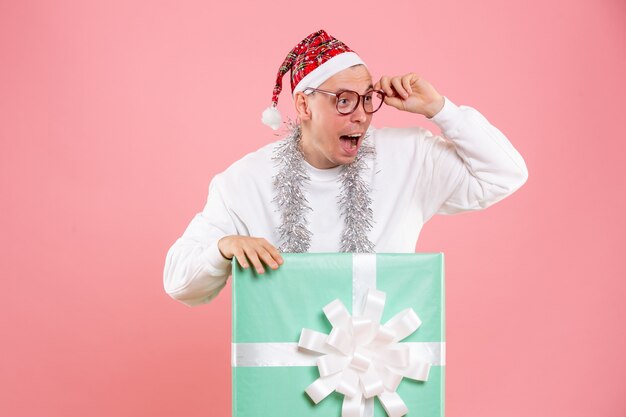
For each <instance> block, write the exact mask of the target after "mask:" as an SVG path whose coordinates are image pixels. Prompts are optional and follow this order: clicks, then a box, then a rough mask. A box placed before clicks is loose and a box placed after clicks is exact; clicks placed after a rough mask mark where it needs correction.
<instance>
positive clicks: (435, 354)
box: [232, 254, 445, 417]
mask: <svg viewBox="0 0 626 417" xmlns="http://www.w3.org/2000/svg"><path fill="white" fill-rule="evenodd" d="M375 286H376V255H375V254H353V285H352V289H353V290H352V298H353V299H352V305H353V316H352V317H351V316H350V314H349V313H348V311H347V309H346V307H345V306H344V305H343V303H342V302H341V301H339V300H334V301H332V302H331V303H330V304H328V305H326V306H325V307H324V308H323V310H324V313H325V315H326V317H327V318H328V320H329V322H330V323H331V324H332V326H333V329H332V331H331V332H330V334H329V335H326V334H324V333H320V332H317V331H315V330H310V329H302V333H301V335H300V341H299V342H298V343H297V344H296V343H233V345H232V365H233V366H316V365H317V367H318V369H319V372H320V377H319V378H318V379H317V380H316V381H315V382H313V383H312V384H311V385H309V387H307V388H306V390H305V391H306V393H307V394H308V395H309V397H311V399H312V400H313V401H314V402H315V403H316V404H317V403H319V402H320V401H321V400H323V399H324V398H326V397H327V396H328V395H330V394H331V393H332V392H333V391H337V392H338V393H341V394H343V395H344V401H343V407H342V413H341V415H342V417H373V415H374V407H373V405H374V403H373V400H374V397H375V396H377V397H378V399H379V400H380V402H381V404H382V406H383V408H384V409H385V411H386V413H387V415H388V416H389V417H401V416H403V415H405V414H406V413H407V412H408V408H407V407H406V405H405V404H404V401H402V399H401V398H400V396H399V395H398V394H397V393H396V389H397V387H398V385H399V384H400V382H401V381H402V378H403V377H407V378H411V379H416V380H421V381H426V380H427V379H428V373H429V370H430V366H431V365H445V343H443V342H413V343H399V342H400V341H401V340H402V339H404V338H406V337H407V336H409V335H410V334H412V333H413V332H414V331H415V330H417V328H418V327H419V326H420V324H421V321H420V319H419V317H418V316H417V314H415V312H414V311H413V309H411V308H407V309H405V310H403V311H401V312H400V313H398V314H396V315H395V316H394V317H392V318H391V319H390V320H389V321H387V323H385V324H384V325H381V324H380V319H381V317H382V312H383V308H384V305H385V294H384V293H383V292H382V291H378V290H376V289H375Z"/></svg>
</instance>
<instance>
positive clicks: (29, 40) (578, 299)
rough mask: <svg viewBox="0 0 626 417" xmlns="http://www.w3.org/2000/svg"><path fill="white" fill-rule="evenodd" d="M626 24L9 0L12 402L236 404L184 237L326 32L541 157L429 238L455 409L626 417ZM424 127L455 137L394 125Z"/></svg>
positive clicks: (84, 409) (3, 408)
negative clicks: (292, 56) (168, 270)
mask: <svg viewBox="0 0 626 417" xmlns="http://www.w3.org/2000/svg"><path fill="white" fill-rule="evenodd" d="M53 3H54V4H53ZM300 3H301V2H300ZM625 23H626V6H625V5H624V2H623V1H621V0H612V1H611V0H603V1H591V0H587V1H582V0H581V1H574V2H571V1H554V0H549V1H546V0H542V1H530V2H529V1H525V2H521V1H517V2H502V1H498V0H483V1H466V2H462V3H461V2H451V1H448V0H446V1H433V2H423V1H401V2H389V1H383V2H378V3H372V4H366V3H342V2H337V1H328V2H326V1H323V2H315V6H313V3H310V4H309V5H308V6H304V5H293V4H292V2H286V1H285V2H281V3H280V4H279V3H277V2H274V4H272V5H270V3H267V4H252V3H251V2H250V3H245V4H244V3H242V2H237V1H228V2H224V3H223V4H219V5H216V4H215V2H213V3H212V2H209V1H184V2H183V1H130V2H129V1H121V0H115V1H110V0H109V1H90V2H83V1H57V2H44V1H12V2H9V1H0V57H1V60H2V61H1V65H0V140H1V141H0V174H1V176H0V192H1V195H2V197H1V200H0V201H1V205H0V210H1V213H2V216H1V217H0V222H1V223H0V230H2V233H1V237H0V245H1V249H2V252H1V253H2V257H1V260H0V267H1V270H2V272H3V282H4V283H5V286H4V292H3V294H4V296H3V297H2V298H3V299H2V303H1V306H2V307H1V309H2V310H1V312H0V313H1V314H0V328H1V329H2V336H1V337H2V340H1V344H0V352H1V355H0V415H5V416H17V415H20V416H35V415H46V416H64V417H70V416H86V415H88V416H172V415H181V416H182V415H184V416H227V415H229V413H230V356H229V355H230V352H229V349H230V288H227V289H226V290H225V291H224V292H223V293H222V294H220V296H219V297H218V298H217V299H216V300H215V301H214V302H213V303H212V304H210V305H207V306H203V307H199V308H195V309H189V308H187V307H185V306H184V305H182V304H179V303H177V302H175V301H174V300H172V299H170V298H169V297H168V296H167V295H166V294H165V293H164V291H163V288H162V270H163V264H164V259H165V253H166V251H167V249H168V248H169V246H170V245H171V244H172V243H173V242H174V240H175V239H176V238H177V237H178V236H179V235H180V234H182V232H183V230H184V229H185V227H186V226H187V224H188V222H189V221H190V220H191V218H192V216H193V215H194V214H195V213H196V212H198V211H200V210H201V209H202V207H203V205H204V202H205V199H206V192H207V186H208V183H209V181H210V179H211V178H212V176H213V175H215V174H216V173H218V172H220V171H222V170H223V169H225V168H226V167H227V166H228V165H229V164H230V163H232V162H234V161H235V160H236V159H238V158H239V157H241V156H242V155H244V154H245V153H247V152H249V151H252V150H254V149H256V148H258V147H260V146H261V145H263V144H265V143H268V142H269V141H273V140H275V139H276V137H274V136H273V135H272V132H271V131H270V130H269V129H268V128H266V127H264V126H262V125H261V123H260V122H259V117H260V113H261V111H262V110H263V108H264V107H265V106H267V105H268V104H269V101H270V97H271V90H272V86H273V82H274V77H275V74H276V71H277V69H278V66H279V65H280V64H281V62H282V60H283V58H284V57H285V55H286V53H287V52H288V51H289V49H291V47H292V46H293V45H295V43H297V42H298V41H299V40H300V39H302V38H303V37H304V36H306V35H308V34H309V33H311V32H313V31H315V30H318V29H320V28H324V29H326V30H327V31H328V32H329V33H331V34H333V35H335V36H336V37H338V38H339V39H341V40H344V41H345V42H346V43H347V44H348V45H349V46H351V47H352V48H353V49H354V50H356V51H357V52H358V53H359V54H360V55H361V56H363V57H364V59H365V60H366V62H367V63H368V64H369V66H370V69H371V71H372V73H373V75H374V76H375V77H379V76H380V75H382V74H391V75H393V74H402V73H405V72H408V71H414V72H417V73H419V74H421V75H422V76H423V77H424V78H426V79H427V80H429V81H430V82H431V83H432V84H433V85H434V86H435V87H436V88H437V89H438V90H439V91H440V92H441V93H443V94H444V95H447V96H448V97H450V99H451V100H453V101H454V102H456V103H457V104H466V105H471V106H473V107H475V108H477V109H479V110H480V111H481V112H482V113H483V114H484V115H485V116H486V117H487V118H488V119H489V120H490V121H491V122H492V123H493V124H494V125H496V126H497V127H498V128H499V129H501V130H502V131H503V132H504V133H505V134H506V135H507V136H508V138H509V139H510V140H511V142H512V143H513V144H514V145H515V146H516V147H517V149H518V150H519V151H520V152H521V154H522V155H523V156H524V158H525V160H526V163H527V165H528V168H529V172H530V177H529V180H528V182H527V183H526V185H525V186H524V187H523V188H522V189H520V190H519V191H518V192H517V193H515V194H514V195H513V196H511V197H510V198H508V199H506V200H504V201H502V202H501V203H499V204H497V205H495V206H494V207H492V208H490V209H488V210H486V211H483V212H477V213H469V214H462V215H458V216H450V217H444V216H437V217H435V218H434V219H433V220H432V221H431V222H430V223H429V224H428V225H427V226H426V227H425V229H424V231H423V233H422V236H421V238H420V241H419V243H418V246H417V250H418V251H421V252H433V251H437V252H438V251H443V252H445V254H446V261H447V264H446V272H447V284H446V285H447V341H448V367H447V403H446V407H447V415H448V416H452V417H454V416H482V417H489V416H494V417H495V416H498V417H500V416H569V417H577V416H592V415H593V416H606V417H609V416H623V415H626V400H625V399H624V393H625V392H626V389H625V384H624V375H625V374H626V360H625V358H624V352H626V337H625V332H624V329H625V326H624V318H625V317H626V308H625V305H626V300H625V297H626V284H625V283H624V278H625V277H626V268H625V266H624V262H623V256H624V254H623V248H624V247H625V243H626V241H625V238H624V232H625V231H626V227H625V221H624V216H623V213H624V212H625V211H626V201H625V197H624V188H625V187H624V178H626V158H625V155H626V134H625V133H624V126H623V125H624V111H625V110H626V109H625V107H624V94H625V93H626V83H625V81H624V74H626V65H625V63H626V24H625ZM279 106H280V108H281V110H282V111H283V114H293V112H291V113H290V111H291V107H292V105H291V99H290V98H289V96H288V95H286V94H284V95H282V96H281V100H280V102H279ZM414 123H417V124H420V125H422V126H425V127H428V128H430V129H434V130H436V131H437V132H438V130H437V128H436V127H435V126H434V125H432V124H429V123H428V122H427V121H426V120H425V119H424V118H423V117H421V116H419V117H416V116H415V115H410V114H402V113H400V112H397V111H393V110H392V109H389V108H387V109H383V110H382V111H381V112H380V113H379V114H378V115H377V116H376V117H375V119H374V124H375V125H377V126H382V125H397V126H402V125H410V124H414Z"/></svg>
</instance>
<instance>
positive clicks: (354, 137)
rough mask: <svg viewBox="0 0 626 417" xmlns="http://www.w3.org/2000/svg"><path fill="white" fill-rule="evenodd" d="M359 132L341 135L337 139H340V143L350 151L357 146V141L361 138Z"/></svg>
mask: <svg viewBox="0 0 626 417" xmlns="http://www.w3.org/2000/svg"><path fill="white" fill-rule="evenodd" d="M361 136H363V134H361V133H353V134H351V135H341V136H339V139H340V140H341V145H342V146H343V148H344V149H346V150H347V151H351V150H354V149H356V148H357V145H358V144H359V141H360V140H361Z"/></svg>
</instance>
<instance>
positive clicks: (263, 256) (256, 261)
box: [217, 235, 284, 274]
mask: <svg viewBox="0 0 626 417" xmlns="http://www.w3.org/2000/svg"><path fill="white" fill-rule="evenodd" d="M217 247H218V249H219V250H220V252H221V253H222V256H223V257H224V258H226V259H233V256H236V257H237V260H238V261H239V265H241V267H242V268H248V267H249V266H250V265H249V263H248V262H250V263H251V264H252V266H254V269H256V271H257V272H258V273H259V274H262V273H264V272H265V269H263V264H262V263H261V261H263V263H265V265H267V266H269V267H270V268H272V269H278V266H279V265H282V264H283V262H284V261H283V258H282V256H280V253H279V252H278V249H276V248H275V247H274V246H273V245H272V244H271V243H269V242H268V241H267V240H265V239H264V238H262V237H251V236H238V235H231V236H224V237H223V238H221V239H220V240H219V241H218V242H217Z"/></svg>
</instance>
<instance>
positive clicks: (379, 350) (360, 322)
mask: <svg viewBox="0 0 626 417" xmlns="http://www.w3.org/2000/svg"><path fill="white" fill-rule="evenodd" d="M384 307H385V293H384V292H382V291H378V290H375V289H373V288H370V289H368V292H367V295H366V298H365V304H364V307H363V312H362V314H361V315H357V316H354V317H351V316H350V313H348V310H347V309H346V307H345V306H344V305H343V303H342V302H341V301H339V300H334V301H332V302H331V303H329V304H328V305H326V306H325V307H324V308H323V310H324V314H325V315H326V317H327V318H328V321H329V322H330V323H331V325H332V326H333V328H332V331H331V332H330V334H328V335H326V334H324V333H320V332H317V331H315V330H310V329H302V333H301V334H300V341H299V342H298V346H299V348H301V349H306V350H309V351H313V352H317V353H321V354H322V355H323V356H320V357H318V358H317V367H318V369H319V373H320V377H319V378H318V379H317V380H316V381H315V382H313V383H312V384H311V385H309V387H307V388H306V390H305V391H306V393H307V394H308V395H309V397H311V399H312V400H313V401H314V402H315V403H316V404H317V403H319V402H320V401H321V400H323V399H324V398H326V397H327V396H328V395H330V394H331V393H332V392H333V391H337V392H338V393H340V394H343V395H344V396H345V397H344V400H343V406H342V412H341V415H342V417H362V416H363V415H364V413H365V411H364V409H365V399H367V398H372V397H374V396H378V399H379V400H380V402H381V404H382V406H383V408H384V409H385V411H386V412H387V415H388V416H389V417H401V416H403V415H405V414H406V413H407V412H408V411H409V410H408V408H407V406H406V405H405V404H404V401H402V399H401V398H400V396H399V395H398V394H397V393H396V389H397V387H398V385H399V384H400V382H401V381H402V378H403V377H407V378H411V379H416V380H420V381H426V380H428V373H429V371H430V366H431V364H430V363H428V362H424V361H420V360H419V355H418V354H417V352H416V351H415V350H414V347H413V346H411V345H413V344H409V343H399V342H400V341H401V340H403V339H404V338H406V337H407V336H409V335H410V334H412V333H413V332H415V331H416V330H417V328H418V327H419V326H420V325H421V323H422V322H421V320H420V319H419V317H418V316H417V314H415V311H413V309H412V308H407V309H405V310H403V311H401V312H399V313H398V314H396V315H395V316H394V317H392V318H391V319H390V320H389V321H387V323H385V324H384V325H381V324H380V320H381V317H382V314H383V309H384Z"/></svg>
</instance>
